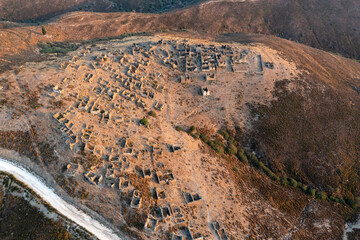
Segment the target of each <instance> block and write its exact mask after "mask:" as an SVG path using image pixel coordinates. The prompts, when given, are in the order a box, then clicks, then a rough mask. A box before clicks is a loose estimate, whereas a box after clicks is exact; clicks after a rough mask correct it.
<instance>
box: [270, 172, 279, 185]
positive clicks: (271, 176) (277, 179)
mask: <svg viewBox="0 0 360 240" xmlns="http://www.w3.org/2000/svg"><path fill="white" fill-rule="evenodd" d="M269 177H270V178H271V179H272V180H274V181H276V182H278V183H279V182H280V178H279V177H278V176H276V174H275V173H272V174H271V175H269Z"/></svg>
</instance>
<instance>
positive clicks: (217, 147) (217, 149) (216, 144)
mask: <svg viewBox="0 0 360 240" xmlns="http://www.w3.org/2000/svg"><path fill="white" fill-rule="evenodd" d="M209 145H210V147H212V148H213V149H214V150H215V152H217V153H218V154H220V155H223V154H224V151H225V147H224V144H222V142H220V141H210V142H209Z"/></svg>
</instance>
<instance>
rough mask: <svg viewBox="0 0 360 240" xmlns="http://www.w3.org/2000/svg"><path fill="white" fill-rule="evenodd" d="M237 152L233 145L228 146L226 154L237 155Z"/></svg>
mask: <svg viewBox="0 0 360 240" xmlns="http://www.w3.org/2000/svg"><path fill="white" fill-rule="evenodd" d="M237 151H238V150H237V148H236V147H235V145H233V144H230V145H228V146H227V148H226V153H227V154H229V155H235V154H236V153H237Z"/></svg>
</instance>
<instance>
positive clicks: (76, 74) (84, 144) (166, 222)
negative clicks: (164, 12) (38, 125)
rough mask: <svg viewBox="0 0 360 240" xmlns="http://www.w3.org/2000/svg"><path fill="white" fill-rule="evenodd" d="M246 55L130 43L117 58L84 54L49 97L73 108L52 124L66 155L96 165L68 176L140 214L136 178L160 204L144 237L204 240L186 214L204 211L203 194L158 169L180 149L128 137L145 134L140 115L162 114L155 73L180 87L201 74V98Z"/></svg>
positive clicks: (161, 90) (161, 87) (225, 49)
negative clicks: (167, 72) (169, 75)
mask: <svg viewBox="0 0 360 240" xmlns="http://www.w3.org/2000/svg"><path fill="white" fill-rule="evenodd" d="M246 56H247V54H246V53H245V52H242V51H240V50H239V49H236V48H234V47H231V46H228V45H223V46H214V45H203V44H198V45H194V44H193V45H191V44H189V43H187V42H183V41H175V40H161V41H159V42H157V43H144V44H132V45H131V46H129V47H127V48H125V49H117V50H116V51H109V50H108V49H101V54H98V53H94V52H93V51H92V49H91V48H86V49H85V50H83V51H82V52H81V54H80V56H78V57H75V58H73V59H72V60H71V61H69V62H67V63H64V64H62V66H61V69H62V70H63V71H65V72H67V73H68V76H67V77H66V78H64V79H62V80H61V81H60V83H59V85H58V86H54V88H53V93H52V97H54V98H60V97H61V98H64V99H70V100H71V101H72V104H71V106H70V107H68V108H67V109H66V110H64V111H61V112H58V113H56V114H54V119H55V120H56V121H57V122H58V124H59V131H61V132H62V133H63V137H64V141H65V142H66V143H67V144H68V146H69V148H70V149H72V150H73V151H74V152H77V153H81V154H82V155H91V156H94V158H96V159H99V160H100V163H96V165H94V166H91V167H90V168H86V166H80V165H79V164H75V163H71V164H69V165H68V166H67V174H68V175H70V176H77V175H82V176H83V177H84V178H85V179H86V180H87V182H88V183H89V184H91V185H95V186H98V187H100V188H101V187H106V188H109V189H114V191H118V192H119V193H120V194H121V193H124V195H126V196H128V197H129V199H128V202H129V206H128V207H129V208H132V209H138V210H141V209H142V208H143V207H144V196H143V194H144V193H143V192H141V191H140V190H139V189H137V188H135V184H134V182H133V181H134V180H133V178H132V177H131V176H132V174H136V177H137V178H140V179H143V180H144V181H146V182H147V183H148V184H149V188H150V189H149V190H150V192H151V197H152V199H153V200H154V201H156V203H157V204H156V206H152V207H151V211H150V213H149V214H148V217H147V220H146V223H145V225H144V229H145V230H146V231H148V232H149V233H155V234H156V232H157V231H158V230H159V229H163V228H164V227H165V228H170V227H171V228H173V229H175V230H174V232H173V234H172V239H180V240H181V239H196V240H200V239H204V237H203V234H202V231H201V230H198V229H196V228H194V227H193V226H190V225H189V222H190V221H191V219H192V218H193V216H191V215H190V214H189V213H188V212H184V209H186V208H188V207H194V208H196V207H197V206H200V205H201V204H203V202H202V196H201V194H199V193H197V192H196V191H193V190H189V189H181V187H180V188H179V187H178V186H176V176H174V173H173V171H172V170H171V169H170V168H167V167H165V165H164V164H163V163H162V162H161V159H166V158H171V157H172V155H173V154H178V153H179V152H181V151H182V147H181V146H179V145H177V144H174V143H172V144H169V143H165V142H161V141H158V140H156V139H154V138H152V137H151V136H141V137H134V136H133V135H134V133H137V132H138V131H139V128H142V129H144V126H141V125H140V124H139V119H140V118H141V117H143V116H144V114H146V113H148V112H149V111H150V110H154V111H158V113H159V114H160V113H161V111H162V110H163V109H164V107H165V91H166V87H165V83H166V80H167V79H166V77H165V76H163V74H162V73H161V71H157V69H158V68H159V66H161V67H163V68H166V69H171V70H173V71H178V72H179V75H180V76H181V81H182V82H184V83H186V82H189V81H191V80H192V78H193V76H194V75H193V74H194V73H202V72H203V76H204V86H203V87H201V94H202V95H203V96H209V95H210V89H209V87H208V86H207V85H205V84H206V83H209V82H211V81H216V71H218V70H219V69H224V70H225V71H233V68H234V66H236V65H237V64H243V63H242V60H243V59H245V58H246ZM157 63H159V66H158V65H157ZM235 69H236V67H235ZM85 169H88V170H85ZM170 189H178V190H176V191H177V193H176V196H180V198H181V200H179V201H177V202H176V203H173V200H172V199H171V198H172V196H173V195H174V194H175V193H174V190H171V191H170ZM176 191H175V192H176ZM209 227H210V226H209ZM215 227H216V228H215ZM213 228H214V229H215V230H216V231H217V232H218V233H217V234H218V235H219V236H222V237H221V239H226V238H225V237H224V236H226V234H225V230H223V229H220V228H219V227H217V225H216V226H215V225H214V227H213ZM215 230H214V231H215ZM214 231H213V232H214Z"/></svg>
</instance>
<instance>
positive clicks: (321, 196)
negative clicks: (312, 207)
mask: <svg viewBox="0 0 360 240" xmlns="http://www.w3.org/2000/svg"><path fill="white" fill-rule="evenodd" d="M315 197H316V198H317V199H320V200H326V199H327V194H326V192H324V191H316V194H315Z"/></svg>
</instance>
